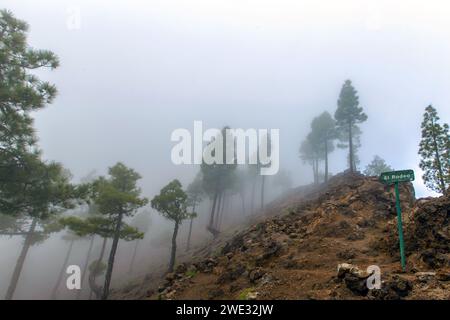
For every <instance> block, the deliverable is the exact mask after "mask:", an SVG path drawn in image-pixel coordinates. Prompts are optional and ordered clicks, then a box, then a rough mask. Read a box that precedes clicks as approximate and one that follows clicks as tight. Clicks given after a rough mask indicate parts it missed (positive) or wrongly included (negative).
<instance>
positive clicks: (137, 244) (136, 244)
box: [128, 240, 139, 273]
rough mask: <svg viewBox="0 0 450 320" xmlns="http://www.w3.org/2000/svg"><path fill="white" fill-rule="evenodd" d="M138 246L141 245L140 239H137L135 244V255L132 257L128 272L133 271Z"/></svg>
mask: <svg viewBox="0 0 450 320" xmlns="http://www.w3.org/2000/svg"><path fill="white" fill-rule="evenodd" d="M138 246H139V240H136V243H135V245H134V251H133V257H132V258H131V262H130V269H129V270H128V273H131V272H133V265H134V260H135V259H136V253H137V250H138Z"/></svg>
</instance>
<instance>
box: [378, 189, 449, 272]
mask: <svg viewBox="0 0 450 320" xmlns="http://www.w3.org/2000/svg"><path fill="white" fill-rule="evenodd" d="M449 221H450V196H449V195H445V196H441V197H439V198H425V199H420V200H418V201H416V203H415V205H414V207H413V208H412V209H411V212H410V213H409V215H407V216H406V219H405V221H404V239H405V249H406V254H407V255H410V254H412V253H418V254H419V256H420V257H421V259H422V261H423V262H424V263H425V264H426V265H427V266H428V267H430V268H433V269H434V268H440V267H450V258H449V252H450V224H449ZM386 242H387V243H386V245H387V248H388V250H389V251H390V252H391V254H392V255H397V254H398V236H397V232H396V230H392V228H391V229H390V230H389V236H388V238H387V241H386Z"/></svg>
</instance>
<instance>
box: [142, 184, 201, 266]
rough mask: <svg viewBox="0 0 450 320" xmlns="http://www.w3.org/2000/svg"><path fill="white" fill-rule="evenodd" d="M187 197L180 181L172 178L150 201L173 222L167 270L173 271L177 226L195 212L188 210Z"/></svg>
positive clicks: (153, 206) (154, 207)
mask: <svg viewBox="0 0 450 320" xmlns="http://www.w3.org/2000/svg"><path fill="white" fill-rule="evenodd" d="M187 197H188V196H187V194H186V193H185V192H184V191H183V189H182V186H181V183H180V182H179V181H178V180H173V181H171V182H170V183H169V184H168V185H166V186H165V187H164V188H162V189H161V191H160V193H159V195H157V196H155V197H154V198H153V199H152V201H151V206H152V208H153V209H155V210H156V211H158V212H159V213H160V214H161V215H162V216H163V217H164V218H166V219H168V220H172V221H173V222H174V229H173V235H172V250H171V253H170V261H169V269H168V272H173V268H174V266H175V256H176V251H177V235H178V228H179V227H180V225H181V223H182V222H183V220H185V219H190V218H192V217H193V216H195V214H196V213H195V212H188V209H187V206H188V202H187Z"/></svg>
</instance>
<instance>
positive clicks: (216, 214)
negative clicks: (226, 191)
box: [214, 192, 223, 230]
mask: <svg viewBox="0 0 450 320" xmlns="http://www.w3.org/2000/svg"><path fill="white" fill-rule="evenodd" d="M222 198H223V192H221V193H219V199H218V200H217V208H216V213H215V225H214V229H216V230H218V227H219V217H220V210H221V209H222Z"/></svg>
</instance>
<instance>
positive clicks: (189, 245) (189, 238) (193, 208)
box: [186, 201, 197, 251]
mask: <svg viewBox="0 0 450 320" xmlns="http://www.w3.org/2000/svg"><path fill="white" fill-rule="evenodd" d="M196 204H197V202H196V201H194V204H193V205H192V213H194V212H195V205H196ZM193 223H194V218H193V217H191V222H190V223H189V233H188V238H187V243H186V251H189V249H191V235H192V224H193Z"/></svg>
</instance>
